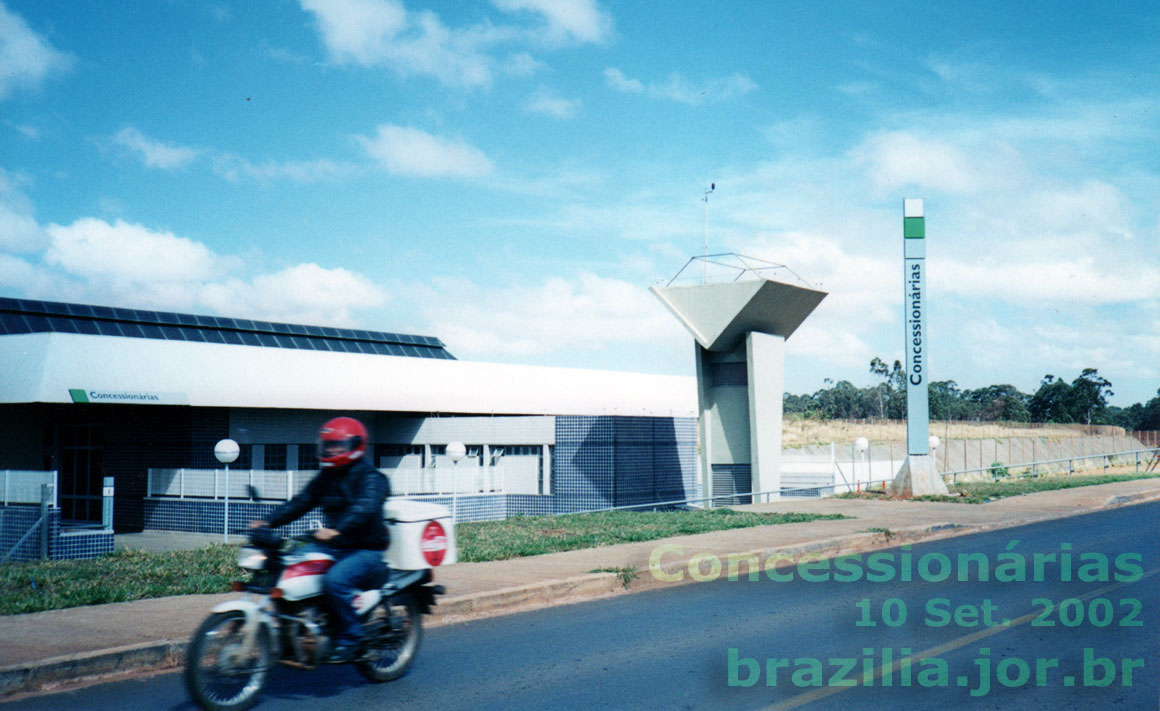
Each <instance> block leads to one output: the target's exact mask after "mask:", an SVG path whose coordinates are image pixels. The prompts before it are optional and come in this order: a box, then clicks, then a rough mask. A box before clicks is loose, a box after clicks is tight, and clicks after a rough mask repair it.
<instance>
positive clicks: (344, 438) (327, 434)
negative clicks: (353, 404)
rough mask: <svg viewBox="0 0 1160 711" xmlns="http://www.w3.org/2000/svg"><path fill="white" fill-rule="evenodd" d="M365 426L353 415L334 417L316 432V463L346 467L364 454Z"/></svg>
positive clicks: (325, 465) (365, 441) (365, 445)
mask: <svg viewBox="0 0 1160 711" xmlns="http://www.w3.org/2000/svg"><path fill="white" fill-rule="evenodd" d="M366 451H367V428H366V427H363V423H361V422H359V421H358V420H356V419H354V418H353V417H336V418H334V419H333V420H330V421H329V422H327V423H326V424H325V425H323V426H322V429H321V430H320V431H319V432H318V463H319V464H321V465H322V466H323V468H326V467H348V466H350V465H351V464H353V463H354V460H356V459H358V458H360V457H361V456H362V455H364V454H366Z"/></svg>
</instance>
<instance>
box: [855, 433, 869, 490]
mask: <svg viewBox="0 0 1160 711" xmlns="http://www.w3.org/2000/svg"><path fill="white" fill-rule="evenodd" d="M854 449H855V450H857V452H858V455H859V456H858V458H859V459H860V460H863V461H864V460H865V456H866V450H868V449H870V440H868V439H866V438H865V437H859V438H858V439H856V440H854ZM850 466H851V467H852V466H853V461H851V462H850ZM871 474H873V472H867V476H866V487H867V489H866V490H867V491H869V490H870V489H869V487H870V482H871V481H872V480H873V479H874V477H873V476H871ZM854 481H858V473H857V472H855V473H854Z"/></svg>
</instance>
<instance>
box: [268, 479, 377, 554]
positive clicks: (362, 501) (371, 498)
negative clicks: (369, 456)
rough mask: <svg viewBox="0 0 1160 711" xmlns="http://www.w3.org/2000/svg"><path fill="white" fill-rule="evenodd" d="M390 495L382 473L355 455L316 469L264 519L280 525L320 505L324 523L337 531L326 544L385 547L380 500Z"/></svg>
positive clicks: (350, 546)
mask: <svg viewBox="0 0 1160 711" xmlns="http://www.w3.org/2000/svg"><path fill="white" fill-rule="evenodd" d="M390 495H391V484H390V481H389V480H388V479H387V477H386V475H384V474H383V473H382V472H380V471H379V470H377V469H375V468H374V467H372V466H371V465H370V464H368V463H367V461H366V460H365V459H358V460H355V463H354V464H352V465H350V466H349V467H346V468H343V469H335V468H327V469H323V470H322V471H320V472H318V476H316V477H314V478H313V479H311V480H310V483H309V484H307V485H306V488H305V489H303V490H302V491H301V492H299V493H298V495H297V496H295V497H294V498H293V499H290V500H289V501H287V502H286V503H284V504H282V505H281V506H279V507H278V508H277V509H275V510H274V513H272V514H270V516H269V518H268V519H267V521H268V522H269V524H270V525H271V526H274V527H277V526H281V525H282V524H285V523H290V522H291V521H295V520H297V519H299V518H301V517H302V516H303V515H305V514H306V512H308V511H310V510H311V509H313V508H314V507H315V506H321V507H322V511H323V513H325V514H326V525H327V527H328V528H333V529H335V530H336V531H338V532H339V534H340V535H338V536H336V537H335V538H332V539H331V540H330V541H327V545H331V546H334V547H335V548H365V549H368V550H376V551H381V550H386V549H387V543H388V542H389V539H388V534H387V527H386V525H385V524H384V523H383V503H384V502H385V501H386V500H387V497H388V496H390Z"/></svg>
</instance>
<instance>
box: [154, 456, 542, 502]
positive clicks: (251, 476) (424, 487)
mask: <svg viewBox="0 0 1160 711" xmlns="http://www.w3.org/2000/svg"><path fill="white" fill-rule="evenodd" d="M400 459H407V458H406V457H400ZM442 459H443V458H442V457H440V458H438V459H437V463H436V465H435V466H433V467H426V468H420V467H417V466H407V465H406V464H407V463H403V465H402V466H399V467H396V468H390V469H380V470H379V471H381V472H383V474H384V475H386V476H389V477H390V480H391V493H392V494H393V495H396V496H411V495H416V494H461V495H467V494H491V493H512V492H507V491H505V489H504V482H505V470H506V469H507V467H506V466H505V465H503V464H502V459H501V460H500V462H501V463H499V464H497V465H496V466H491V467H482V466H479V464H478V463H476V462H475V461H471V460H465V461H462V462H460V463H459V464H458V465H453V464H452V463H451V460H450V459H447V460H446V461H439V460H442ZM317 475H318V471H317V470H307V471H262V470H250V469H238V470H230V471H229V472H228V475H227V472H226V470H225V469H150V470H149V477H148V485H147V490H146V496H149V497H151V498H166V499H225V498H226V491H227V479H228V489H229V498H230V499H246V500H248V499H250V491H251V489H250V487H253V489H254V492H255V497H254V498H255V499H261V500H272V501H286V500H288V499H291V498H293V496H294V495H295V494H297V493H298V492H299V491H301V490H302V489H304V488H305V487H306V485H307V484H308V483H309V482H310V480H311V479H313V478H314V477H315V476H317ZM517 493H520V492H517Z"/></svg>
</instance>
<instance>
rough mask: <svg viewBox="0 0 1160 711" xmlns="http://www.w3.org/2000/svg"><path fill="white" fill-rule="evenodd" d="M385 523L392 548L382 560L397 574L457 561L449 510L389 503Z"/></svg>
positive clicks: (422, 504)
mask: <svg viewBox="0 0 1160 711" xmlns="http://www.w3.org/2000/svg"><path fill="white" fill-rule="evenodd" d="M383 519H384V520H385V521H386V524H387V531H388V532H389V533H390V534H391V544H390V546H388V547H387V552H386V553H385V554H384V555H383V559H384V560H385V561H386V562H387V565H389V566H390V567H391V568H392V569H394V570H422V569H423V568H436V567H438V566H440V565H450V564H452V563H454V562H455V561H456V558H457V553H456V550H455V521H454V520H452V518H451V511H450V510H449V509H448V508H447V507H446V506H440V505H439V504H431V503H427V502H425V501H411V500H409V499H395V498H392V499H387V503H385V504H383Z"/></svg>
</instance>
